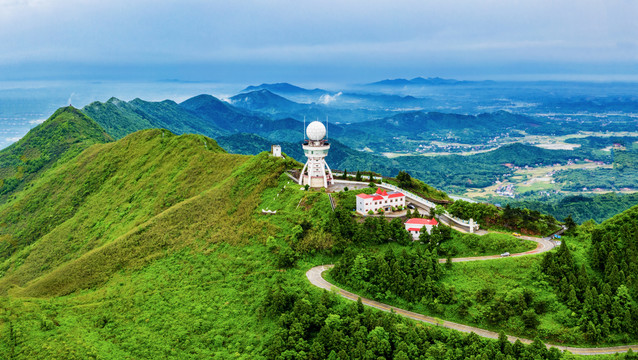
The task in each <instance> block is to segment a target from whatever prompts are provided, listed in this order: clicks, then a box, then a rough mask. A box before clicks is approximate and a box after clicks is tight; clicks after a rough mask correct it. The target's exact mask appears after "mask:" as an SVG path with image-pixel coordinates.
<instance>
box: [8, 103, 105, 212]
mask: <svg viewBox="0 0 638 360" xmlns="http://www.w3.org/2000/svg"><path fill="white" fill-rule="evenodd" d="M112 140H113V139H112V138H111V137H110V136H109V135H107V134H106V133H105V132H104V130H102V128H100V126H99V125H98V124H97V123H96V122H95V121H93V120H91V119H90V118H88V117H87V116H86V115H84V114H82V113H81V112H80V111H79V110H77V109H75V108H73V107H71V106H69V107H64V108H60V109H58V110H57V111H56V112H55V113H53V115H51V117H49V118H48V119H47V120H46V121H45V122H43V123H42V124H40V125H38V126H36V127H35V128H33V129H31V131H29V132H28V133H27V134H26V135H25V136H24V137H23V138H22V139H20V140H19V141H17V142H16V143H14V144H12V145H11V146H9V147H7V148H6V149H3V150H2V151H0V195H2V196H3V201H4V200H6V196H7V195H8V194H12V193H13V192H14V191H15V190H16V189H20V188H22V187H23V186H24V185H25V184H26V183H28V182H30V181H31V180H33V179H35V178H36V177H37V176H38V174H40V173H42V172H43V171H44V170H46V169H48V168H50V167H52V166H54V164H56V162H58V161H60V162H64V161H66V160H68V159H70V158H72V157H74V156H76V155H77V154H79V153H80V152H81V151H82V150H84V149H86V148H87V147H89V146H91V145H93V144H97V143H105V142H109V141H112Z"/></svg>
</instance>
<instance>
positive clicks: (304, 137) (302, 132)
mask: <svg viewBox="0 0 638 360" xmlns="http://www.w3.org/2000/svg"><path fill="white" fill-rule="evenodd" d="M301 135H303V141H306V115H304V117H303V130H302V131H301Z"/></svg>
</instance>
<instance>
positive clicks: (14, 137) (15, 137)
mask: <svg viewBox="0 0 638 360" xmlns="http://www.w3.org/2000/svg"><path fill="white" fill-rule="evenodd" d="M20 139H22V136H13V137H6V138H4V141H5V142H7V143H14V142H16V141H18V140H20Z"/></svg>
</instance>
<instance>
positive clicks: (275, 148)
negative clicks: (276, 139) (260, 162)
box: [270, 145, 283, 157]
mask: <svg viewBox="0 0 638 360" xmlns="http://www.w3.org/2000/svg"><path fill="white" fill-rule="evenodd" d="M270 154H271V155H272V156H274V157H283V156H282V155H281V145H271V146H270Z"/></svg>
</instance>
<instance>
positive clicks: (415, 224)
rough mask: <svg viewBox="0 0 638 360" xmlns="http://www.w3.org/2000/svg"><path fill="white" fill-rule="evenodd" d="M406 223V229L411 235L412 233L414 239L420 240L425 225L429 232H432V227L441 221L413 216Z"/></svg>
mask: <svg viewBox="0 0 638 360" xmlns="http://www.w3.org/2000/svg"><path fill="white" fill-rule="evenodd" d="M404 225H405V229H406V230H407V231H408V232H409V233H410V235H412V239H413V240H418V239H419V235H421V230H422V229H423V227H425V229H426V230H427V232H428V234H431V233H432V228H433V227H435V226H437V225H439V222H438V221H436V219H422V218H412V219H408V221H406V222H405V223H404Z"/></svg>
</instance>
